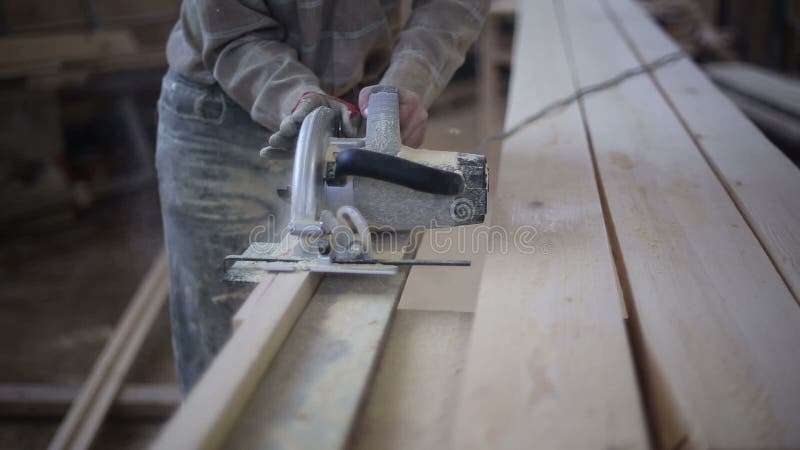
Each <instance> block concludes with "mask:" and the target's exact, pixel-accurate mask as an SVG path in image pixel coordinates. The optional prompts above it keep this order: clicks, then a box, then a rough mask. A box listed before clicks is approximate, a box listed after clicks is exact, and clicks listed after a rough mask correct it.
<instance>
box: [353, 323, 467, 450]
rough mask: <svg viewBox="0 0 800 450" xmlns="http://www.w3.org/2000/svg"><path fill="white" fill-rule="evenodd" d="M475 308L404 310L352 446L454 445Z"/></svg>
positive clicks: (425, 448) (362, 449) (421, 449)
mask: <svg viewBox="0 0 800 450" xmlns="http://www.w3.org/2000/svg"><path fill="white" fill-rule="evenodd" d="M471 328H472V314H469V313H459V312H445V311H414V310H399V311H397V316H396V317H395V319H394V324H393V325H392V330H391V332H390V333H389V336H388V337H387V342H386V349H385V350H384V352H383V355H382V358H381V361H380V364H379V366H378V370H377V373H376V374H375V379H374V380H373V382H372V386H371V388H370V391H369V395H368V397H367V399H366V404H365V405H364V410H363V412H362V413H361V415H360V418H359V419H358V422H357V423H356V425H355V427H354V429H353V432H352V439H351V443H350V445H349V448H350V449H352V450H372V449H382V450H404V449H415V450H440V449H446V448H449V444H450V439H451V432H452V425H453V419H454V417H455V412H456V410H457V408H458V404H457V401H458V392H459V388H460V386H461V383H460V381H461V376H462V374H463V369H464V364H465V362H466V354H467V339H468V338H469V332H470V329H471Z"/></svg>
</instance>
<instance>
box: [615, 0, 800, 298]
mask: <svg viewBox="0 0 800 450" xmlns="http://www.w3.org/2000/svg"><path fill="white" fill-rule="evenodd" d="M609 5H611V6H613V11H615V13H616V15H617V16H618V22H619V26H620V27H621V30H623V31H624V32H625V33H626V35H628V36H629V43H630V44H631V45H632V46H633V47H634V48H635V49H636V53H637V55H638V56H639V57H640V58H639V60H638V61H639V62H641V61H642V60H643V59H644V60H652V59H655V58H657V57H658V56H660V55H662V54H665V53H669V52H671V51H674V50H676V47H675V45H674V44H673V43H672V42H671V41H670V40H669V38H668V37H667V36H666V35H664V33H663V32H662V31H661V30H659V29H658V27H657V26H656V25H655V24H654V23H653V22H652V21H650V20H649V19H648V18H647V17H646V16H644V15H643V12H642V11H640V10H639V9H637V8H632V7H631V4H630V3H629V2H627V1H626V2H621V3H609ZM655 79H656V81H657V83H658V85H659V87H660V88H661V89H662V90H663V92H664V95H665V96H666V98H667V99H668V100H669V103H670V106H671V107H672V108H673V109H674V111H676V112H677V114H678V115H679V118H680V119H681V122H682V125H683V126H684V127H686V128H687V129H688V130H689V132H690V133H691V136H692V137H693V138H694V140H695V145H697V146H698V148H699V149H700V150H701V152H702V154H703V156H704V157H705V158H706V159H707V160H708V161H709V162H710V164H711V167H712V169H714V171H715V172H716V173H717V174H718V175H719V177H720V178H721V180H722V181H723V183H724V185H725V188H726V190H727V191H728V192H729V193H730V194H731V196H732V197H733V199H734V201H735V202H736V205H737V207H738V208H739V209H740V211H741V212H742V214H743V215H744V217H745V219H747V223H748V224H749V226H750V227H752V228H753V230H754V231H755V233H756V236H757V237H758V239H759V240H760V241H761V244H762V245H763V246H764V248H766V250H767V252H768V254H769V255H770V257H771V259H772V261H773V262H774V264H775V265H776V266H777V267H778V269H779V270H780V273H781V275H782V276H783V278H784V280H785V281H786V283H787V284H788V285H789V286H790V288H791V290H792V291H793V293H794V296H795V298H797V297H798V296H800V170H798V169H797V167H796V166H795V165H794V164H792V162H791V161H789V159H787V158H786V157H785V156H784V155H783V154H782V153H781V152H780V150H778V149H777V148H776V147H775V146H774V145H772V143H770V141H769V140H767V138H765V137H764V135H763V134H762V133H761V132H760V131H759V130H758V129H757V128H756V127H755V126H754V125H753V124H752V123H751V122H750V121H749V120H748V119H747V118H746V117H745V116H744V115H743V114H742V113H741V112H740V111H739V110H738V109H737V108H736V107H735V106H734V105H732V104H731V102H730V101H729V100H728V99H727V98H725V96H724V95H722V94H721V93H720V92H719V91H718V90H717V89H716V87H715V86H714V84H713V83H711V82H710V81H709V80H708V78H706V77H705V76H704V75H703V73H702V72H701V71H700V70H699V69H698V68H697V66H696V65H694V64H693V63H692V62H691V61H681V62H679V63H676V64H674V65H671V66H669V67H665V68H663V69H662V70H659V71H658V72H656V73H655Z"/></svg>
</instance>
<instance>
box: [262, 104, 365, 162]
mask: <svg viewBox="0 0 800 450" xmlns="http://www.w3.org/2000/svg"><path fill="white" fill-rule="evenodd" d="M320 106H327V107H328V108H331V109H333V110H334V111H336V113H337V114H339V115H340V116H341V119H342V120H341V122H342V132H343V133H344V135H345V137H356V135H357V134H358V127H359V125H360V123H361V116H360V115H359V112H358V107H357V106H356V105H353V104H351V103H348V102H346V101H344V100H342V99H339V98H336V97H332V96H330V95H325V94H321V93H319V92H314V91H309V92H305V93H304V94H303V95H301V96H300V99H299V100H297V103H296V104H295V105H294V108H292V113H291V114H290V115H289V116H287V117H286V118H285V119H283V121H281V126H280V128H279V129H278V131H277V132H275V133H274V134H273V135H272V136H270V137H269V146H270V147H272V148H279V149H283V150H294V142H295V139H296V138H297V134H298V133H300V126H301V125H302V124H303V119H305V118H306V116H307V115H309V114H311V112H312V111H314V110H315V109H317V108H319V107H320Z"/></svg>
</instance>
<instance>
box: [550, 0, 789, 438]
mask: <svg viewBox="0 0 800 450" xmlns="http://www.w3.org/2000/svg"><path fill="white" fill-rule="evenodd" d="M559 3H563V8H564V24H563V25H564V26H565V30H566V34H567V35H569V37H570V45H569V46H568V47H569V49H570V53H571V54H572V56H573V57H572V58H571V60H572V61H573V65H574V73H575V74H576V76H577V84H578V85H580V86H586V85H589V84H593V83H597V82H600V81H602V80H606V79H608V78H610V77H611V76H613V75H616V74H617V73H620V72H621V71H623V70H626V69H630V68H631V67H636V66H638V65H639V63H640V61H638V60H637V59H636V58H635V57H634V55H633V53H632V52H631V49H630V48H629V47H628V44H627V43H626V41H625V39H624V38H623V37H622V36H621V35H620V30H619V29H618V28H617V26H615V23H614V22H613V21H612V19H611V16H610V15H609V12H610V11H611V8H613V9H614V10H616V11H622V10H627V11H628V12H627V13H625V14H624V15H623V16H621V17H623V18H622V19H621V22H624V23H626V24H627V26H628V27H629V28H630V29H631V30H633V29H641V27H642V25H641V24H639V25H637V24H636V23H637V22H643V21H644V22H647V23H649V21H648V20H649V19H646V17H645V16H644V15H643V14H642V13H641V12H638V13H635V11H638V7H637V6H635V5H634V4H633V3H632V2H629V1H625V0H615V1H614V2H613V3H611V2H603V3H602V4H601V3H599V2H584V1H577V0H564V1H563V2H559ZM603 4H605V5H606V7H605V8H604V7H603ZM612 5H613V6H612ZM623 5H624V7H623ZM631 11H634V12H631ZM630 39H631V41H638V40H643V41H644V40H647V39H648V36H646V35H644V34H641V33H636V34H631V36H630ZM659 56H660V55H659ZM669 69H674V68H664V69H662V70H663V71H667V70H669ZM662 70H660V71H657V72H656V73H660V72H661V71H662ZM576 87H577V85H576ZM582 104H583V107H584V109H585V120H586V123H587V126H588V130H589V133H590V136H591V142H592V149H593V152H594V156H595V158H596V161H597V168H598V174H599V176H600V178H601V181H602V188H603V192H604V196H605V198H606V199H607V203H608V212H609V213H610V219H611V223H612V226H613V228H612V230H613V231H614V232H615V233H614V236H615V247H616V248H617V250H618V252H619V256H620V263H621V264H620V265H619V266H618V269H619V270H620V274H621V275H622V281H623V289H624V291H626V293H627V295H628V300H629V303H628V304H629V305H630V308H629V313H630V315H631V320H632V321H634V322H635V323H636V325H637V326H636V327H635V330H636V333H635V334H634V336H633V337H634V339H635V341H634V342H635V347H636V349H637V350H638V351H637V353H638V355H637V356H638V357H639V358H640V361H641V362H642V363H643V369H644V370H643V373H644V381H645V383H644V385H645V387H646V389H647V399H648V404H649V406H650V412H651V413H652V415H653V418H654V424H655V430H656V436H657V438H658V444H659V445H660V447H661V448H670V449H671V448H797V447H798V446H800V414H798V411H800V389H798V386H799V385H798V381H797V380H798V377H797V374H798V373H800V345H799V344H800V309H798V307H797V304H796V302H795V300H794V298H793V297H792V295H791V293H790V292H789V290H788V289H787V287H786V285H785V284H784V283H783V281H782V280H781V278H780V276H779V274H778V273H777V271H776V270H775V267H774V266H773V264H772V263H771V261H770V260H769V258H768V257H767V255H766V253H765V252H764V249H763V248H762V247H761V245H760V244H759V242H758V240H757V239H756V238H755V236H754V235H753V233H752V231H751V229H750V227H749V226H748V224H747V222H746V221H745V220H744V218H743V217H742V215H741V214H740V212H739V210H738V209H737V208H736V205H735V204H734V202H733V201H732V199H731V198H730V197H729V195H728V192H726V190H725V189H724V188H723V186H722V184H721V183H720V181H719V179H718V178H717V176H716V175H715V173H714V172H713V171H712V170H711V168H710V167H709V165H708V163H707V161H706V159H705V158H704V157H703V155H702V154H701V152H700V151H699V149H698V147H697V145H696V143H695V141H693V140H692V138H691V136H690V135H689V134H688V133H687V131H686V129H685V128H684V126H683V125H682V124H681V122H680V120H679V118H678V117H676V115H675V112H674V111H673V109H672V108H670V105H669V104H668V103H667V101H666V100H665V98H664V97H663V95H662V93H661V92H660V91H659V89H658V87H657V86H656V85H655V84H654V83H653V80H652V79H650V78H649V77H648V76H642V77H638V78H633V79H629V80H627V81H626V82H624V83H622V84H620V85H619V86H616V87H614V88H611V89H609V90H607V91H604V92H600V93H597V94H594V95H590V96H588V97H586V98H585V99H584V100H583V102H582ZM728 108H731V105H730V103H728V102H724V103H718V104H717V107H716V109H715V110H714V112H713V114H709V117H708V119H709V120H721V119H722V118H723V117H731V114H732V113H731V112H729V111H728ZM709 123H710V122H709ZM722 123H725V122H722ZM725 126H726V127H728V126H730V124H726V125H725ZM733 131H734V130H731V132H733ZM737 135H739V134H738V132H737ZM742 137H743V139H747V136H746V135H744V136H742ZM741 169H742V171H744V169H745V168H744V167H742V168H741ZM747 171H751V172H752V174H753V175H752V176H758V177H765V178H772V177H778V176H781V172H778V173H772V172H769V173H765V172H761V171H760V170H759V168H757V167H752V166H751V167H748V168H747ZM763 220H766V221H770V220H772V219H771V218H769V217H765V218H763Z"/></svg>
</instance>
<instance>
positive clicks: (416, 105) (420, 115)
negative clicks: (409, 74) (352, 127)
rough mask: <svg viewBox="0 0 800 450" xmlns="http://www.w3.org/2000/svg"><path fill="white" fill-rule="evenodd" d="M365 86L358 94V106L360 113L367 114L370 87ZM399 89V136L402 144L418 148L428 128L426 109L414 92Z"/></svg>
mask: <svg viewBox="0 0 800 450" xmlns="http://www.w3.org/2000/svg"><path fill="white" fill-rule="evenodd" d="M374 87H375V86H367V87H365V88H364V89H361V92H360V93H359V94H358V106H359V107H360V108H361V114H363V115H364V117H366V116H367V106H368V105H369V96H370V94H371V93H372V88H374ZM398 90H399V91H400V105H399V106H400V136H401V139H402V141H403V144H405V145H407V146H409V147H414V148H419V146H420V145H422V141H423V140H425V132H426V131H427V130H428V111H427V110H426V109H425V106H424V105H423V104H422V100H420V98H419V95H417V94H416V92H414V91H411V90H409V89H405V88H398Z"/></svg>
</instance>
